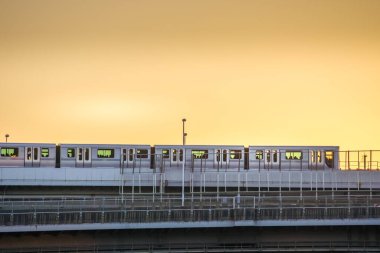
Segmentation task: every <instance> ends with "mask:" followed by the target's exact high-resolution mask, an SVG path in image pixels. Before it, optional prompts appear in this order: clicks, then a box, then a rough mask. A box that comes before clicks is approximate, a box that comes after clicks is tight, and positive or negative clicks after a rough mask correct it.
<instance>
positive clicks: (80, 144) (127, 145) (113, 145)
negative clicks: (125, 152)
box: [59, 143, 150, 148]
mask: <svg viewBox="0 0 380 253" xmlns="http://www.w3.org/2000/svg"><path fill="white" fill-rule="evenodd" d="M59 145H60V146H61V147H91V148H95V147H109V148H120V147H144V148H146V147H150V145H149V144H82V143H62V144H59Z"/></svg>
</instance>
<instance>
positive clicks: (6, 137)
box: [5, 134, 10, 142]
mask: <svg viewBox="0 0 380 253" xmlns="http://www.w3.org/2000/svg"><path fill="white" fill-rule="evenodd" d="M9 136H10V135H9V134H6V135H5V142H8V138H9Z"/></svg>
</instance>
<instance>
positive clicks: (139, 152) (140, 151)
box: [136, 149, 148, 158]
mask: <svg viewBox="0 0 380 253" xmlns="http://www.w3.org/2000/svg"><path fill="white" fill-rule="evenodd" d="M136 157H137V158H148V150H147V149H138V150H137V155H136Z"/></svg>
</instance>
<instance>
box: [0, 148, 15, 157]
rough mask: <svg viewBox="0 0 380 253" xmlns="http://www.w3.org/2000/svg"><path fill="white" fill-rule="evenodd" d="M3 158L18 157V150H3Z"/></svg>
mask: <svg viewBox="0 0 380 253" xmlns="http://www.w3.org/2000/svg"><path fill="white" fill-rule="evenodd" d="M1 156H2V157H18V148H1Z"/></svg>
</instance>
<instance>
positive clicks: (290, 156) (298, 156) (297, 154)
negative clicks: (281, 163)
mask: <svg viewBox="0 0 380 253" xmlns="http://www.w3.org/2000/svg"><path fill="white" fill-rule="evenodd" d="M285 159H286V160H302V151H286V152H285Z"/></svg>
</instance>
